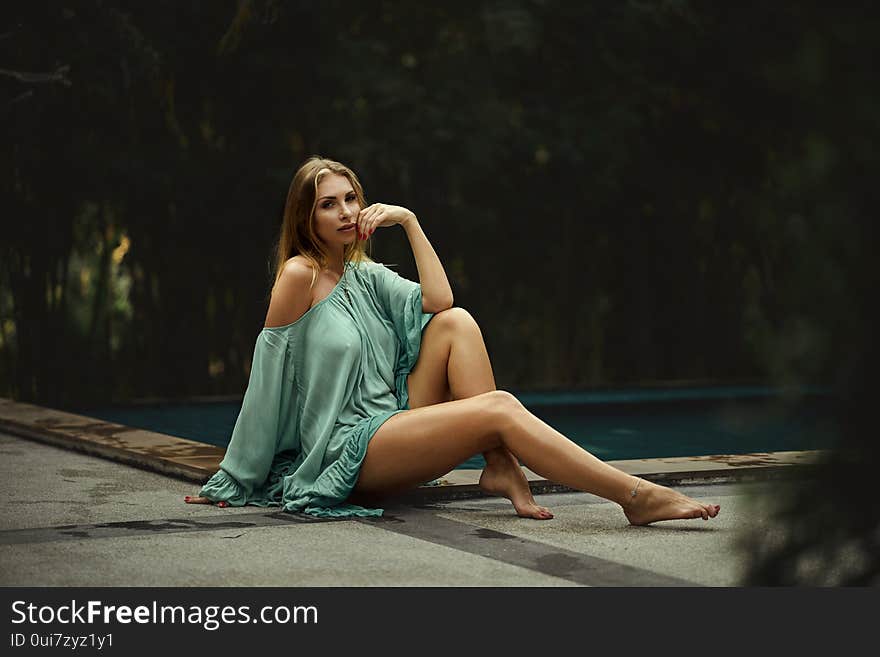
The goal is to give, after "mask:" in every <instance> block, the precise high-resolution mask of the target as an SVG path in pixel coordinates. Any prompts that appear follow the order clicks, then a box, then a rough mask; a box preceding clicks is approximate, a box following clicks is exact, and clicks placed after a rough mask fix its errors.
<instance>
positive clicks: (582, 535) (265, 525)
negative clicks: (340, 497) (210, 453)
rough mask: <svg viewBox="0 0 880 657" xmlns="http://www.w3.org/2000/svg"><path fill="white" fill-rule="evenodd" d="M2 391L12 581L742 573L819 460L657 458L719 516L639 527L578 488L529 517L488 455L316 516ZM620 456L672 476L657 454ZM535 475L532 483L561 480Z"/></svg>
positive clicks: (699, 581) (599, 582)
mask: <svg viewBox="0 0 880 657" xmlns="http://www.w3.org/2000/svg"><path fill="white" fill-rule="evenodd" d="M4 402H6V403H5V404H3V405H2V406H0V408H2V409H3V415H2V419H4V420H5V421H6V424H5V425H3V426H4V427H5V428H7V431H0V454H2V457H3V458H2V460H0V490H2V492H3V499H4V500H5V504H4V505H3V507H2V510H0V563H2V564H3V565H2V566H0V585H3V586H193V585H221V586H241V585H248V586H582V585H588V586H680V585H685V586H700V585H708V586H736V585H739V584H740V583H741V580H742V574H743V568H744V565H745V561H744V559H745V557H746V555H745V554H743V553H742V551H741V545H740V538H741V535H742V531H743V530H744V529H745V528H754V526H755V525H756V524H758V525H761V526H767V527H770V520H771V519H770V518H768V517H766V515H762V508H765V506H766V505H763V504H761V500H762V499H767V498H768V497H770V496H774V495H776V494H777V493H778V490H779V488H780V487H784V486H788V485H790V483H789V481H790V480H791V477H790V476H789V477H784V476H781V473H782V472H786V473H788V474H796V473H806V472H807V470H808V469H807V468H803V467H802V466H792V465H790V463H797V462H804V463H808V462H809V461H810V460H811V459H810V457H809V455H807V456H803V455H801V456H797V457H795V456H794V455H793V453H792V454H790V455H789V456H787V457H786V456H784V455H783V456H781V457H780V456H778V455H760V456H758V455H752V456H751V457H750V458H749V459H746V458H739V459H738V460H737V459H735V458H734V457H726V458H716V459H712V458H702V459H697V460H691V461H692V462H690V461H688V462H687V463H686V464H684V465H683V463H682V461H687V460H676V459H667V460H659V461H666V462H667V464H666V467H667V469H668V470H670V472H667V473H666V476H665V480H666V481H667V482H671V483H673V484H674V483H675V482H683V481H686V482H691V485H687V486H682V487H681V488H682V490H683V491H684V492H686V494H688V495H691V496H693V497H696V498H698V499H704V500H706V501H712V502H716V503H719V504H721V506H722V512H721V514H720V515H719V516H718V518H715V519H713V520H711V521H709V522H704V521H702V520H695V521H671V522H665V523H660V524H657V525H654V526H651V527H631V526H629V525H628V524H627V523H626V520H625V518H624V516H623V514H622V513H621V512H620V509H619V507H617V506H616V505H614V504H611V503H608V502H606V501H605V500H603V499H601V498H597V497H595V496H592V495H589V494H585V493H574V492H564V493H552V492H551V493H544V494H542V495H541V496H540V498H539V500H540V502H541V503H542V504H544V505H546V506H549V507H551V508H552V509H553V511H554V513H555V514H556V517H555V519H553V520H550V521H534V520H527V519H523V518H518V517H516V516H515V515H514V514H513V512H512V508H511V507H510V505H509V503H508V502H507V501H506V500H502V499H498V498H489V497H485V496H478V497H474V493H473V481H471V480H473V479H474V478H475V477H476V476H477V475H478V472H477V471H456V472H455V473H450V475H448V476H447V480H453V481H454V480H456V479H458V482H457V483H449V484H448V485H446V486H434V487H429V488H424V489H422V490H421V491H419V492H418V493H417V494H415V495H413V496H410V497H409V498H407V499H405V500H401V501H398V502H396V503H395V504H393V505H386V507H385V509H386V513H385V515H384V516H383V517H381V518H376V519H355V520H343V521H320V520H314V519H310V518H308V517H303V516H300V515H295V514H285V513H279V512H278V510H277V509H260V508H256V507H245V508H236V509H231V508H230V509H220V508H217V507H213V506H203V505H187V504H184V503H183V496H184V495H188V494H193V493H194V492H195V490H196V489H197V486H196V485H195V484H194V483H191V482H189V481H186V480H185V479H183V478H181V475H180V473H177V474H175V476H169V475H167V474H162V473H160V472H155V471H148V470H145V469H143V468H144V467H145V466H144V465H143V464H141V465H140V467H132V466H131V465H127V464H124V463H119V462H117V461H114V460H110V459H108V458H106V457H98V456H94V455H91V454H84V453H77V452H76V451H72V449H69V448H62V447H57V446H54V445H50V444H41V443H40V442H36V441H35V440H34V436H31V437H30V439H26V438H22V437H19V436H16V435H13V434H12V433H10V432H9V430H8V427H10V426H11V425H10V422H11V421H10V420H9V419H8V418H9V417H10V414H11V412H12V411H13V410H15V411H16V412H18V413H19V415H18V418H19V419H18V422H19V424H16V425H15V426H14V427H13V428H14V429H15V430H16V433H19V432H22V431H23V430H22V428H21V427H22V426H23V425H22V424H21V423H22V422H23V420H22V415H21V413H22V412H23V411H28V409H25V408H23V407H24V406H27V405H18V404H15V403H14V402H8V401H7V400H4ZM10 404H14V406H15V408H14V409H13V406H10ZM30 409H31V410H30V411H28V412H32V413H37V411H35V410H33V409H38V407H30ZM40 412H41V413H43V420H45V414H46V413H59V412H58V411H53V410H52V409H42V411H40ZM74 417H75V416H74ZM46 424H47V423H46V422H43V426H44V427H45V425H46ZM50 424H51V423H50ZM58 424H59V423H58V422H55V425H56V426H57V425H58ZM35 426H36V425H35ZM116 426H118V425H116ZM93 428H94V427H93ZM124 429H127V430H128V431H129V432H133V431H136V430H132V429H131V428H124ZM97 433H98V434H100V433H101V432H100V431H99V432H97ZM105 433H106V432H105ZM56 438H57V435H56ZM153 440H154V441H155V440H158V439H153ZM59 441H60V439H59ZM117 445H118V442H117ZM74 447H76V446H75V445H74ZM650 461H658V460H650ZM622 463H623V465H624V466H626V467H625V469H627V470H628V471H641V472H646V471H647V472H648V473H649V474H648V476H649V477H650V478H651V479H655V480H656V479H661V480H663V479H664V476H663V475H664V473H663V472H659V471H658V470H662V467H660V466H659V465H658V464H656V463H649V462H648V461H642V462H638V461H637V462H622ZM732 463H734V464H735V463H738V465H732ZM780 463H786V465H781V464H780ZM676 467H677V468H678V470H677V472H676ZM701 467H702V468H703V470H702V474H701V471H700V468H701ZM531 478H532V479H533V480H534V481H533V487H534V488H535V489H536V490H537V491H540V490H553V489H554V486H553V485H552V484H550V483H549V482H543V481H541V480H539V479H536V478H535V477H534V475H531ZM557 488H558V487H557Z"/></svg>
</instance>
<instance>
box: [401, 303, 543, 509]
mask: <svg viewBox="0 0 880 657" xmlns="http://www.w3.org/2000/svg"><path fill="white" fill-rule="evenodd" d="M407 387H408V389H409V396H410V404H409V405H410V408H411V409H415V408H420V407H422V406H428V405H431V404H438V403H442V402H444V401H449V400H450V398H451V399H452V400H457V399H467V398H469V397H475V396H477V395H480V394H483V393H485V392H491V391H493V390H495V389H496V388H495V376H494V374H493V373H492V365H491V363H490V361H489V354H488V352H487V351H486V345H485V342H484V341H483V336H482V333H481V332H480V328H479V326H478V325H477V323H476V321H475V320H474V318H473V317H472V316H471V315H470V313H468V312H467V311H466V310H464V309H463V308H450V309H449V310H444V311H441V312H439V313H437V315H436V316H435V317H434V318H433V319H432V320H431V321H430V323H429V324H428V326H427V327H425V331H424V335H423V337H422V346H421V350H420V352H419V360H418V362H417V363H416V367H415V368H414V370H413V372H412V373H411V374H410V376H409V379H408V380H407ZM483 458H485V459H486V467H485V468H484V469H483V473H482V475H481V476H480V489H481V490H483V491H484V492H485V493H488V494H490V495H499V496H501V497H506V498H507V499H509V500H510V501H511V502H512V503H513V507H514V509H516V513H517V515H519V516H522V517H524V518H535V519H538V520H547V519H550V518H552V517H553V514H552V513H551V512H550V510H549V509H547V508H546V507H543V506H539V505H538V504H537V503H536V502H535V498H534V497H533V496H532V491H531V489H530V488H529V483H528V480H527V479H526V477H525V475H524V474H523V471H522V469H521V468H520V466H519V461H517V460H516V457H515V456H514V455H513V454H511V452H510V450H508V449H507V448H506V447H504V446H499V447H496V448H494V449H490V450H487V451H485V452H483Z"/></svg>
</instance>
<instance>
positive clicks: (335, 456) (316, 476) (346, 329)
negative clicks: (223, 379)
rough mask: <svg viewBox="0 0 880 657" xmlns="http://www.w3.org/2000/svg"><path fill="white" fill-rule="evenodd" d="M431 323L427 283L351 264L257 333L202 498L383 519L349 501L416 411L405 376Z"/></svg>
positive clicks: (366, 264) (367, 264)
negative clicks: (305, 304) (395, 428)
mask: <svg viewBox="0 0 880 657" xmlns="http://www.w3.org/2000/svg"><path fill="white" fill-rule="evenodd" d="M433 316H434V314H433V313H425V312H422V289H421V286H420V285H419V284H418V283H414V282H412V281H409V280H407V279H405V278H403V277H401V276H399V275H398V274H397V273H396V272H394V271H392V270H390V269H388V268H387V267H386V266H385V265H382V264H379V263H375V262H362V263H360V264H358V265H355V264H354V263H346V266H345V272H344V274H343V277H342V279H340V282H339V283H337V285H336V287H334V288H333V290H332V291H331V292H330V294H329V295H327V297H325V298H324V299H322V300H321V301H319V302H318V303H316V304H315V305H314V306H312V307H311V308H310V309H309V310H307V311H306V312H305V314H304V315H303V316H302V317H300V318H299V319H298V320H296V321H295V322H293V323H292V324H287V325H286V326H277V327H271V328H264V329H263V330H262V331H261V332H260V334H259V335H258V336H257V343H256V347H255V348H254V358H253V364H252V366H251V372H250V378H249V381H248V385H247V390H246V391H245V395H244V399H243V401H242V406H241V411H240V412H239V415H238V419H237V420H236V422H235V427H234V429H233V431H232V437H231V439H230V442H229V446H228V447H227V449H226V455H225V456H224V458H223V461H221V463H220V470H219V471H218V472H217V473H216V474H215V475H213V476H212V477H211V478H210V479H209V480H208V482H207V483H206V484H205V485H204V486H203V487H202V489H201V491H200V492H199V494H200V495H202V496H204V497H207V498H209V499H211V500H214V501H220V500H225V501H226V502H228V503H229V504H230V505H232V506H243V505H245V504H253V505H256V506H281V507H283V508H284V510H285V511H299V512H305V513H307V514H310V515H313V516H319V517H347V516H379V515H382V509H367V508H364V507H362V506H357V505H354V504H348V503H346V499H347V498H348V496H349V494H350V493H351V490H352V488H354V485H355V483H356V482H357V478H358V472H359V470H360V466H361V463H362V462H363V459H364V456H365V455H366V452H367V443H368V442H369V440H370V438H372V437H373V434H374V433H375V432H376V430H377V429H378V428H379V427H380V426H381V425H382V423H383V422H385V420H387V419H388V418H390V417H391V416H392V415H395V414H396V413H400V412H402V411H403V410H406V409H408V408H409V403H408V402H409V397H408V394H407V388H406V377H407V375H408V374H409V373H410V371H411V370H412V368H413V366H414V365H415V362H416V359H417V358H418V355H419V348H420V346H421V341H422V330H423V329H424V327H425V326H426V325H427V323H428V322H429V321H430V319H431V317H433Z"/></svg>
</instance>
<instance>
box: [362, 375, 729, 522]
mask: <svg viewBox="0 0 880 657" xmlns="http://www.w3.org/2000/svg"><path fill="white" fill-rule="evenodd" d="M501 446H504V447H506V448H507V449H508V450H510V451H511V452H512V453H513V454H514V456H516V458H518V459H519V460H521V461H522V462H524V463H525V464H526V465H527V466H528V467H529V468H531V469H532V470H534V471H535V472H537V473H538V474H540V475H542V476H544V477H546V478H547V479H549V480H551V481H555V482H558V483H561V484H563V485H565V486H569V487H571V488H575V489H578V490H583V491H586V492H589V493H594V494H596V495H600V496H601V497H604V498H605V499H608V500H611V501H614V502H617V503H618V504H620V505H621V506H622V507H623V510H624V513H625V514H626V516H627V518H628V519H629V521H630V522H631V523H633V524H648V523H650V522H655V521H658V520H671V519H675V518H700V517H702V518H704V519H708V518H710V517H714V516H715V515H717V514H718V509H719V507H718V506H717V505H712V504H701V503H699V502H696V501H694V500H691V499H690V498H687V497H685V496H683V495H680V494H679V493H676V492H675V491H672V490H670V489H668V488H665V487H663V486H657V485H656V484H652V483H651V482H648V481H642V482H641V484H639V490H638V494H637V495H636V497H634V498H633V497H631V496H630V491H631V490H632V489H633V488H635V486H636V484H637V483H638V482H639V479H638V478H636V477H633V476H632V475H628V474H626V473H625V472H622V471H620V470H618V469H617V468H614V467H613V466H611V465H608V464H607V463H604V462H602V461H600V460H599V459H597V458H596V457H594V456H593V455H592V454H590V453H589V452H587V451H586V450H584V449H583V448H581V447H580V446H578V445H576V444H575V443H573V442H572V441H570V440H569V439H568V438H566V437H565V436H563V435H562V434H561V433H559V432H558V431H556V430H555V429H553V428H552V427H550V426H549V425H547V424H546V423H544V422H543V421H542V420H540V419H539V418H537V417H535V416H534V415H533V414H531V413H530V412H529V411H528V410H527V409H526V408H525V407H523V405H522V404H521V403H520V402H519V401H518V400H517V399H516V398H515V397H514V396H513V395H511V394H510V393H508V392H504V391H494V392H489V393H484V394H482V395H478V396H476V397H471V398H468V399H462V400H456V401H450V402H446V403H442V404H435V405H433V406H426V407H423V408H418V409H414V410H410V411H404V412H403V413H398V414H397V415H394V416H393V417H391V418H389V419H388V420H387V421H386V422H385V423H384V424H383V425H382V426H381V427H379V430H378V431H377V432H376V433H375V435H374V436H373V438H372V440H371V441H370V444H369V446H368V448H367V455H366V458H365V459H364V462H363V465H362V466H361V471H360V478H359V479H358V482H357V485H356V487H355V492H356V493H364V494H367V495H387V494H393V493H396V492H401V491H403V490H406V489H407V488H410V487H412V486H415V485H418V484H419V483H421V482H422V481H426V480H428V479H432V478H434V477H437V476H440V475H442V474H445V473H446V472H448V471H449V470H450V469H451V468H453V467H455V465H457V464H458V463H461V462H462V461H464V460H465V459H467V458H469V457H470V456H473V455H474V454H478V453H480V452H486V451H488V450H492V449H495V448H497V447H501Z"/></svg>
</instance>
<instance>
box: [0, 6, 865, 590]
mask: <svg viewBox="0 0 880 657" xmlns="http://www.w3.org/2000/svg"><path fill="white" fill-rule="evenodd" d="M18 5H19V6H17V7H14V8H11V9H10V10H8V11H7V13H6V20H5V26H4V27H3V28H2V31H0V118H2V126H3V131H4V135H3V147H2V149H0V153H2V158H0V194H2V196H0V212H2V247H0V395H2V396H6V397H11V398H13V399H17V400H21V401H30V402H36V403H42V404H46V405H49V406H53V407H58V408H64V407H74V406H76V405H86V404H90V403H107V402H109V401H122V400H128V399H132V398H142V397H167V398H175V399H176V398H183V397H188V396H193V395H223V394H226V395H240V394H241V393H242V391H243V389H244V386H245V384H246V381H247V373H248V368H249V359H250V356H251V354H252V351H253V344H254V340H255V338H256V334H257V333H258V331H259V329H260V328H261V327H262V323H263V320H264V317H265V311H266V307H267V301H268V299H267V294H268V290H269V288H270V283H271V279H270V276H271V271H270V267H271V261H270V258H271V249H272V246H273V240H274V239H275V238H276V237H277V232H278V228H279V225H280V219H281V207H282V203H283V201H284V198H285V194H286V191H287V186H288V184H289V182H290V179H291V177H292V175H293V172H294V171H295V169H296V168H297V167H298V166H299V164H300V163H301V162H302V161H303V160H304V159H305V158H307V157H308V156H310V155H312V154H321V155H324V156H327V157H331V158H333V159H338V160H340V161H342V162H344V163H346V164H348V165H350V166H351V167H352V168H353V169H354V170H355V171H356V172H357V173H358V175H359V176H360V178H361V181H362V182H363V183H364V186H365V191H366V194H367V200H368V202H377V201H381V202H386V203H394V204H399V205H404V206H406V207H409V208H410V209H412V210H413V211H414V212H415V213H416V214H417V215H418V217H419V220H420V222H421V224H422V226H423V227H424V230H425V232H426V234H427V235H428V238H429V239H430V240H431V242H432V244H433V245H434V247H435V249H436V251H437V253H438V255H439V256H440V258H441V260H442V262H443V263H444V265H445V266H446V270H447V273H448V275H449V278H450V282H451V284H452V288H453V291H454V293H455V299H456V305H459V306H462V307H465V308H467V309H468V310H469V311H470V312H471V313H472V314H473V315H474V316H475V317H476V319H477V320H478V322H479V323H480V325H481V327H482V329H483V333H484V336H485V338H486V342H487V344H488V347H489V352H490V356H491V357H492V362H493V367H494V369H495V374H496V380H497V383H498V386H499V387H501V388H508V389H518V390H548V389H571V388H593V387H606V386H607V387H619V386H630V385H645V384H657V383H665V384H669V383H681V382H699V383H734V382H736V383H742V382H756V383H763V384H770V385H782V386H795V387H796V386H799V385H806V384H818V385H823V386H829V387H831V388H832V389H833V390H835V391H836V392H837V393H838V395H839V399H840V400H841V401H840V408H839V417H840V418H841V422H842V424H843V425H845V429H846V431H847V435H848V436H851V437H852V440H853V442H852V445H853V446H854V447H855V448H858V449H861V450H866V451H865V452H864V454H870V455H872V456H876V454H875V452H874V451H872V450H875V449H876V448H875V446H874V443H875V441H874V434H873V431H870V430H869V431H865V430H863V429H857V428H856V426H857V425H859V426H861V424H860V423H861V422H863V421H865V422H868V423H870V421H871V418H870V416H869V415H868V414H867V409H868V408H869V406H870V405H871V403H872V401H873V400H872V399H871V398H870V397H869V396H868V394H867V393H866V391H867V390H868V389H869V386H870V383H871V379H872V378H873V373H874V372H875V371H876V367H875V364H876V348H875V347H874V344H873V336H874V332H875V329H876V321H875V318H874V317H873V314H872V313H873V312H874V304H875V302H876V290H877V289H878V288H877V285H876V284H877V267H876V264H875V262H874V259H873V249H874V245H875V243H876V239H875V237H876V235H875V229H874V227H873V224H872V222H873V220H874V214H875V209H876V207H877V202H878V195H880V191H878V185H877V183H876V180H875V178H876V172H877V171H878V155H877V153H878V150H877V148H876V144H877V143H878V136H880V135H878V133H880V120H878V117H880V102H878V101H880V86H878V85H877V84H876V70H877V64H878V62H877V49H876V41H877V38H878V35H880V11H878V10H877V9H876V8H875V7H872V6H871V4H870V3H863V4H862V5H861V7H860V6H859V5H858V4H852V3H847V6H846V7H840V6H837V5H836V4H835V5H832V4H831V3H824V4H820V3H816V4H815V5H814V4H813V3H803V2H793V1H785V0H783V1H781V2H773V3H755V4H754V5H751V4H748V3H747V4H745V5H743V4H741V3H737V4H735V5H730V3H708V2H689V1H684V0H682V1H665V2H663V1H658V2H591V3H573V2H572V3H569V2H550V1H538V0H532V1H526V0H521V1H508V2H490V1H486V0H483V1H477V2H467V3H465V2H453V3H437V4H436V5H434V6H426V5H424V4H422V3H409V2H390V1H389V2H376V1H367V2H357V3H356V2H339V1H335V2H334V1H330V2H320V3H314V2H289V3H282V2H276V1H271V0H252V1H248V0H242V1H241V2H232V1H226V2H217V1H211V2H207V1H205V2H183V3H178V2H168V1H164V2H152V3H122V2H100V1H97V0H93V1H90V2H88V1H87V2H79V3H57V2H43V3H41V2H36V3H18ZM372 241H373V242H374V245H373V249H372V255H373V257H374V258H375V259H377V260H379V261H382V262H386V263H398V264H399V265H400V266H399V271H400V272H401V273H402V274H404V275H406V276H408V277H410V278H413V279H415V278H416V277H417V276H416V269H415V264H414V261H413V259H412V255H411V252H410V250H409V248H408V244H407V242H406V239H405V236H404V234H403V232H402V231H400V230H399V229H396V228H391V229H382V230H380V231H378V232H377V233H376V234H375V235H374V238H373V240H372ZM871 462H872V461H870V459H868V460H866V459H864V458H861V457H859V458H855V459H854V460H853V459H851V461H850V465H853V464H861V465H860V467H863V466H865V467H866V464H868V463H871ZM853 467H855V466H853ZM835 472H838V471H835ZM847 472H848V473H849V472H850V471H849V470H847ZM835 477H837V478H836V479H834V480H833V481H834V483H833V484H828V485H827V486H825V487H823V488H820V489H817V490H821V491H823V492H824V494H825V497H826V498H827V494H828V491H829V487H828V486H830V487H831V489H832V490H835V491H839V492H840V495H841V503H846V500H849V501H850V503H855V502H863V503H866V504H867V503H869V502H871V501H872V500H873V499H874V497H873V496H874V493H873V491H870V490H868V489H867V488H859V486H861V485H863V484H859V483H853V482H854V478H853V477H851V476H849V475H847V476H845V477H843V478H842V479H841V477H840V475H839V474H837V475H835ZM858 477H862V478H863V480H866V481H870V480H871V479H872V478H874V471H873V470H864V471H860V474H858ZM841 482H843V483H841ZM865 485H866V484H865ZM873 506H874V507H877V505H876V504H874V505H873ZM832 507H834V503H833V500H832ZM834 508H836V507H834ZM870 518H873V519H874V520H873V521H872V520H870ZM876 518H877V513H876V512H874V515H873V516H870V517H869V519H868V521H867V522H868V525H867V526H868V527H869V528H870V527H873V526H876V525H871V524H870V523H871V522H876ZM863 524H864V522H863ZM873 540H874V541H875V543H874V544H872V545H875V544H876V543H877V541H880V538H875V539H873ZM875 568H876V566H875ZM768 572H776V573H778V572H780V570H779V569H778V568H777V569H776V570H772V571H768ZM874 572H875V576H876V572H877V571H876V570H875V571H874Z"/></svg>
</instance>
